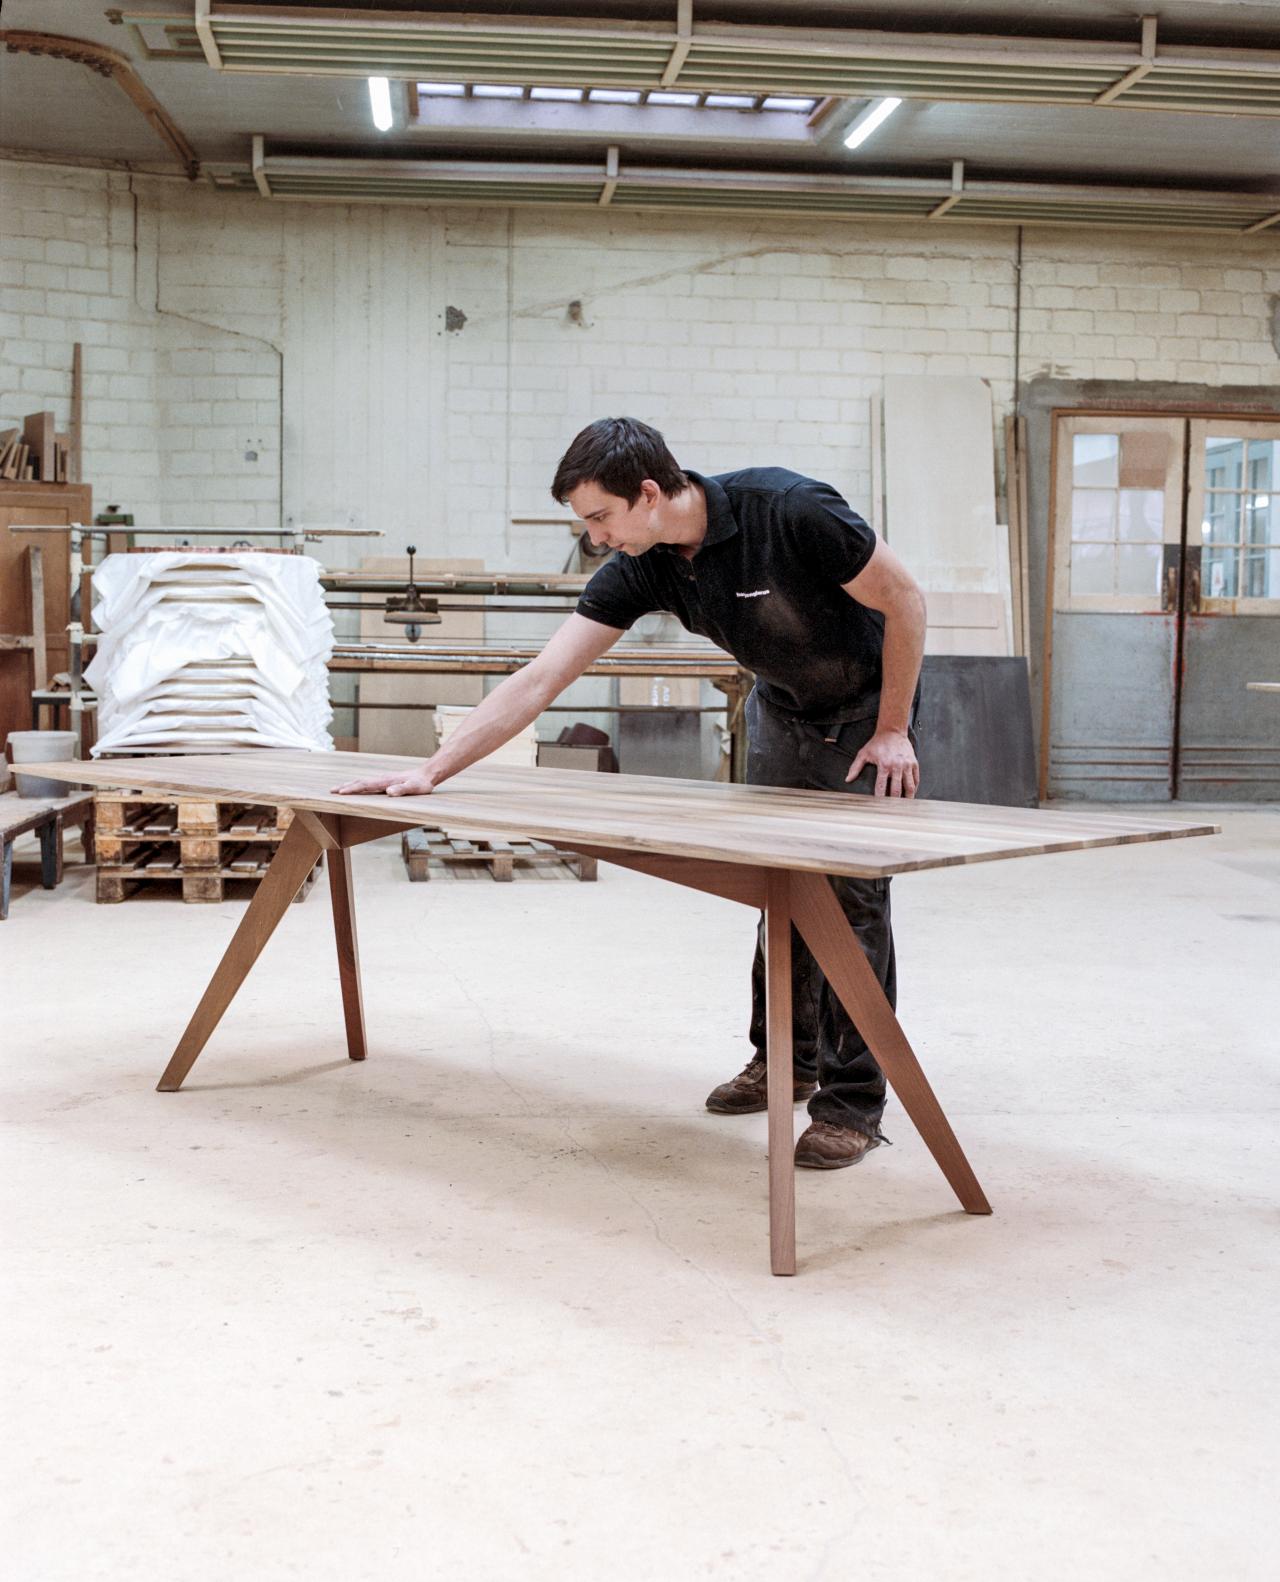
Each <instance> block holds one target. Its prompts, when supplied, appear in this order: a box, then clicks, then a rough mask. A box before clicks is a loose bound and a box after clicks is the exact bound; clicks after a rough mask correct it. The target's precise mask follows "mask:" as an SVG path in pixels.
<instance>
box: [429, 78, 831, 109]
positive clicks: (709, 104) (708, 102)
mask: <svg viewBox="0 0 1280 1582" xmlns="http://www.w3.org/2000/svg"><path fill="white" fill-rule="evenodd" d="M418 94H419V96H420V97H421V98H424V99H532V100H536V101H539V102H541V103H544V104H545V103H552V104H622V105H638V106H641V107H642V108H645V109H648V108H650V107H653V108H654V109H677V110H744V111H758V110H774V111H783V112H790V113H792V114H796V115H808V114H809V112H810V111H811V110H813V109H814V108H815V106H816V105H817V104H818V100H817V99H816V98H814V99H808V98H801V97H798V96H792V95H790V94H779V93H767V94H751V93H686V92H684V91H682V90H680V89H676V88H542V87H539V88H534V87H525V86H522V85H520V84H519V83H513V82H512V83H504V82H477V83H472V84H467V83H462V82H420V83H419V84H418Z"/></svg>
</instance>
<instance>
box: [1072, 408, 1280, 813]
mask: <svg viewBox="0 0 1280 1582" xmlns="http://www.w3.org/2000/svg"><path fill="white" fill-rule="evenodd" d="M1051 471H1052V498H1051V508H1050V546H1049V547H1050V554H1049V562H1048V572H1049V575H1048V600H1047V611H1048V617H1049V618H1048V620H1047V622H1046V642H1045V670H1046V675H1047V676H1048V678H1049V684H1048V687H1047V696H1046V705H1047V714H1046V718H1045V719H1044V720H1043V721H1042V741H1041V795H1042V796H1045V795H1047V796H1050V797H1063V798H1071V797H1075V798H1087V799H1091V800H1099V801H1112V802H1119V801H1171V800H1179V799H1182V800H1189V801H1215V802H1216V801H1239V802H1269V801H1275V800H1280V695H1277V694H1275V693H1263V692H1256V691H1250V690H1248V684H1249V683H1250V682H1266V681H1280V621H1278V620H1277V617H1280V419H1277V420H1269V419H1268V420H1258V419H1256V418H1250V419H1248V420H1244V419H1239V418H1231V417H1225V416H1205V417H1182V416H1178V417H1171V416H1159V415H1142V414H1137V413H1132V412H1129V413H1123V414H1106V413H1098V412H1089V413H1081V412H1071V413H1066V412H1058V413H1055V415H1054V423H1053V450H1052V461H1051Z"/></svg>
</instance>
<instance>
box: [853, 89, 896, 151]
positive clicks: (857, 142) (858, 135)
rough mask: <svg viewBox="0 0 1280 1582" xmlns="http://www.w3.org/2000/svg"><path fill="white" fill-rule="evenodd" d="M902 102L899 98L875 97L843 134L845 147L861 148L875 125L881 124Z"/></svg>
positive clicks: (874, 128)
mask: <svg viewBox="0 0 1280 1582" xmlns="http://www.w3.org/2000/svg"><path fill="white" fill-rule="evenodd" d="M901 103H902V100H901V99H892V98H890V99H877V100H876V102H875V103H874V104H872V105H868V106H867V108H866V109H865V110H864V111H863V112H862V114H861V115H860V116H859V117H858V119H857V120H856V121H855V122H854V123H853V125H852V126H851V127H850V128H849V130H848V132H846V134H845V139H844V146H845V147H846V148H861V146H862V145H863V143H865V142H866V140H867V139H868V138H869V137H870V136H871V134H872V132H874V131H875V130H876V128H877V127H879V126H883V125H884V123H885V122H886V121H887V120H888V119H889V117H890V116H891V115H892V114H893V112H894V111H895V110H896V109H897V108H898V106H899V105H900V104H901Z"/></svg>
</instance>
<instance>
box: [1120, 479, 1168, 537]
mask: <svg viewBox="0 0 1280 1582" xmlns="http://www.w3.org/2000/svg"><path fill="white" fill-rule="evenodd" d="M1120 537H1121V538H1122V539H1127V540H1129V541H1130V542H1131V543H1147V544H1151V543H1154V544H1159V543H1161V542H1162V541H1163V539H1164V491H1163V490H1162V489H1121V491H1120Z"/></svg>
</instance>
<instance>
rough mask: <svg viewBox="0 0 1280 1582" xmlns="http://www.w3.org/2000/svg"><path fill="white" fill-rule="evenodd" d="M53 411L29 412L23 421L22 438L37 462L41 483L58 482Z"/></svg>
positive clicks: (37, 473)
mask: <svg viewBox="0 0 1280 1582" xmlns="http://www.w3.org/2000/svg"><path fill="white" fill-rule="evenodd" d="M53 425H54V418H53V413H52V412H29V413H28V414H27V416H26V417H25V418H24V419H23V422H22V440H23V444H25V445H26V447H27V449H28V450H29V451H30V452H31V455H32V457H33V458H34V460H35V464H36V477H37V478H38V479H39V480H40V482H41V483H56V482H57V477H56V472H57V469H56V466H55V457H54V446H55V444H56V440H55V438H54V432H53Z"/></svg>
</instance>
